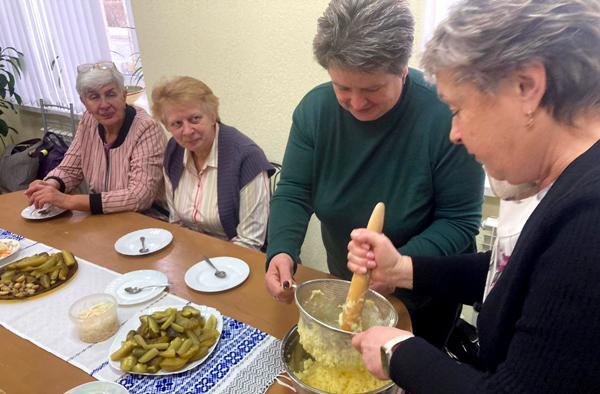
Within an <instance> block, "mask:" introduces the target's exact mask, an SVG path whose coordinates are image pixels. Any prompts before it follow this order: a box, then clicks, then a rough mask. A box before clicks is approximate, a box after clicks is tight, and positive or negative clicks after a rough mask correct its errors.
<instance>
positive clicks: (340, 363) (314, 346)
mask: <svg viewBox="0 0 600 394" xmlns="http://www.w3.org/2000/svg"><path fill="white" fill-rule="evenodd" d="M349 288H350V282H349V281H346V280H340V279H315V280H311V281H307V282H304V283H302V284H300V285H297V287H296V292H295V298H296V305H297V306H298V310H299V311H300V320H299V321H298V331H299V335H300V338H301V340H302V345H303V346H304V349H305V350H306V351H307V352H308V353H309V354H311V355H312V356H317V355H318V356H319V357H318V359H319V361H320V362H322V363H323V364H325V365H327V366H335V367H341V368H347V367H352V366H354V365H356V364H357V363H360V362H361V361H360V354H359V353H358V352H357V351H356V350H355V349H354V348H353V347H352V336H353V334H354V333H353V332H351V331H346V330H342V329H341V328H340V324H339V316H340V313H341V312H342V307H343V305H344V303H345V302H346V296H347V295H348V289H349ZM361 320H362V330H361V331H364V330H366V329H367V328H369V327H373V326H388V327H394V326H396V324H397V323H398V313H397V312H396V310H395V309H394V307H393V306H392V304H391V303H390V302H389V301H388V300H387V299H386V298H385V297H383V296H382V295H381V294H379V293H377V292H375V291H373V290H370V289H369V290H368V292H367V294H366V296H365V306H364V308H363V313H362V315H361Z"/></svg>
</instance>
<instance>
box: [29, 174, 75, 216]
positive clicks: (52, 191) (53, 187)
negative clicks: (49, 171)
mask: <svg viewBox="0 0 600 394" xmlns="http://www.w3.org/2000/svg"><path fill="white" fill-rule="evenodd" d="M59 188H60V185H59V184H58V182H57V181H55V180H54V179H49V180H47V181H42V180H35V181H33V182H31V183H30V184H29V187H28V188H27V190H25V195H26V196H27V197H28V198H29V203H30V204H33V205H34V206H35V208H36V209H40V208H43V207H44V205H45V204H50V205H54V206H56V207H59V208H67V207H66V206H65V205H66V202H67V198H68V195H67V194H64V193H61V192H60V191H59Z"/></svg>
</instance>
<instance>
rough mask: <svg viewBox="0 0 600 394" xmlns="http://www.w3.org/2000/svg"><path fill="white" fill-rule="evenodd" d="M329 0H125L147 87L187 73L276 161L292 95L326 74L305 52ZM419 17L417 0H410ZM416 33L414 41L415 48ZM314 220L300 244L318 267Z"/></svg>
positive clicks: (321, 264)
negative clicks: (203, 84) (206, 87)
mask: <svg viewBox="0 0 600 394" xmlns="http://www.w3.org/2000/svg"><path fill="white" fill-rule="evenodd" d="M328 3H329V1H328V0H302V1H291V0H253V1H245V0H244V1H242V0H221V1H208V0H178V1H164V0H132V6H133V7H132V8H133V16H134V20H135V25H136V30H137V34H138V41H139V46H140V52H141V55H142V61H143V65H144V77H145V80H146V86H148V87H149V89H148V94H150V93H149V92H150V91H151V90H152V86H153V85H154V84H155V83H156V82H157V81H158V80H159V79H160V78H161V77H163V76H173V75H190V76H193V77H196V78H199V79H201V80H203V81H204V82H206V83H207V84H208V85H209V86H210V87H211V88H212V89H213V91H214V92H215V94H216V95H217V96H218V97H219V98H220V99H221V110H220V114H221V118H222V120H223V122H224V123H227V124H230V125H232V126H235V127H237V128H238V129H240V130H241V131H242V132H244V133H245V134H247V135H248V136H250V137H251V138H252V139H254V141H255V142H256V143H258V144H259V145H260V146H261V147H262V148H263V149H264V151H265V153H266V154H267V157H268V158H269V159H271V160H273V161H278V162H281V160H282V158H283V154H284V150H285V144H286V142H287V137H288V133H289V128H290V124H291V115H292V111H293V110H294V108H295V106H296V105H297V103H298V102H299V100H300V99H301V98H302V97H303V96H304V94H305V93H306V92H308V90H310V89H311V88H312V87H313V86H315V85H316V84H319V83H321V82H324V81H327V80H328V75H327V73H326V72H325V71H324V70H323V69H322V68H321V67H320V66H319V65H318V64H317V62H316V61H315V60H314V58H313V55H312V39H313V37H314V35H315V32H316V21H317V18H318V17H319V16H320V15H322V13H323V11H324V10H325V8H326V6H327V4H328ZM411 3H412V6H413V10H414V11H415V15H416V18H417V25H418V24H419V22H420V20H422V18H421V15H422V12H423V11H422V8H423V5H422V3H423V2H422V1H418V0H412V1H411ZM419 43H420V41H419V37H418V35H417V45H416V46H415V47H416V48H419ZM319 233H320V231H319V229H318V226H317V225H316V221H314V220H313V222H311V226H310V228H309V232H308V234H307V239H306V241H305V243H304V246H303V248H302V259H303V261H304V262H305V264H307V265H310V266H313V267H316V268H319V269H322V270H325V269H326V268H325V266H326V265H325V253H324V249H323V246H322V242H321V238H320V234H319Z"/></svg>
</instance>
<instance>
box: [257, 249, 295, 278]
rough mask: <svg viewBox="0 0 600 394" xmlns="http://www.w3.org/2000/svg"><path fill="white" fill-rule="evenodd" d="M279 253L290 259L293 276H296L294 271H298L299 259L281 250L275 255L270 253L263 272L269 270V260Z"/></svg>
mask: <svg viewBox="0 0 600 394" xmlns="http://www.w3.org/2000/svg"><path fill="white" fill-rule="evenodd" d="M279 253H285V254H287V255H288V256H290V257H291V258H292V262H293V263H294V269H293V272H292V273H293V274H294V275H296V271H297V270H298V263H299V262H300V261H299V260H300V259H297V258H295V257H294V256H292V255H290V254H289V253H287V252H285V251H283V250H281V251H277V252H275V253H272V254H270V255H267V261H266V263H265V272H267V270H268V269H269V264H271V259H272V258H273V257H275V256H276V255H278V254H279Z"/></svg>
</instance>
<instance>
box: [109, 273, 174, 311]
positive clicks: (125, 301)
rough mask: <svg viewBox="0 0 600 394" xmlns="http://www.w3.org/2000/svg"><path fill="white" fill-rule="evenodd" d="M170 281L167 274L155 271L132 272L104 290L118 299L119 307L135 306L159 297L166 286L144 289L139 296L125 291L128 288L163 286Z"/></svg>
mask: <svg viewBox="0 0 600 394" xmlns="http://www.w3.org/2000/svg"><path fill="white" fill-rule="evenodd" d="M168 281H169V280H168V278H167V276H166V275H165V274H163V273H162V272H160V271H155V270H139V271H131V272H128V273H126V274H124V275H121V276H119V277H118V278H117V279H115V280H113V281H112V282H110V283H109V284H108V286H106V289H105V290H104V292H105V293H108V294H110V295H112V296H113V297H115V298H116V299H117V302H118V303H119V305H134V304H139V303H140V302H144V301H148V300H150V299H152V298H154V297H156V296H157V295H159V294H160V293H161V292H162V291H163V290H164V289H165V287H166V286H162V287H149V288H147V289H143V290H142V291H140V292H139V293H137V294H131V293H128V292H126V291H125V288H126V287H142V286H149V285H162V284H165V283H167V282H168Z"/></svg>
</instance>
